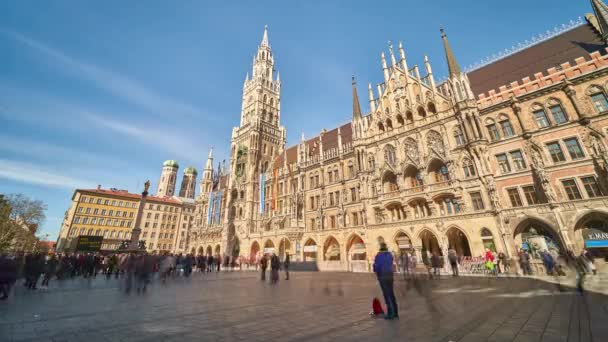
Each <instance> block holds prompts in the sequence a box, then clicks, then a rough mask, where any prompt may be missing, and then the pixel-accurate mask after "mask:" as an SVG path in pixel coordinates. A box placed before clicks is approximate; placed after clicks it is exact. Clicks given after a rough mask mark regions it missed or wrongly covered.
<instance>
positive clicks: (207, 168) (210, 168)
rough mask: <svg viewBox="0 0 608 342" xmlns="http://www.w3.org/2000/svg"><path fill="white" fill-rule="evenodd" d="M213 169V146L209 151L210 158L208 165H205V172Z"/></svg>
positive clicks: (208, 158)
mask: <svg viewBox="0 0 608 342" xmlns="http://www.w3.org/2000/svg"><path fill="white" fill-rule="evenodd" d="M212 169H213V146H211V149H210V150H209V157H207V163H206V164H205V170H212Z"/></svg>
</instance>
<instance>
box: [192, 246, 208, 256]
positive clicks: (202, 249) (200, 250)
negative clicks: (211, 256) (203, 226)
mask: <svg viewBox="0 0 608 342" xmlns="http://www.w3.org/2000/svg"><path fill="white" fill-rule="evenodd" d="M192 254H194V248H193V249H192ZM203 254H205V249H204V248H203V246H200V247H199V248H198V255H203Z"/></svg>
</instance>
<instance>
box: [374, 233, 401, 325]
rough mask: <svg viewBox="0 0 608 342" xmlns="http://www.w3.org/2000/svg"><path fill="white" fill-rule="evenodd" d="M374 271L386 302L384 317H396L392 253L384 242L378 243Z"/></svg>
mask: <svg viewBox="0 0 608 342" xmlns="http://www.w3.org/2000/svg"><path fill="white" fill-rule="evenodd" d="M374 273H376V276H377V278H378V283H379V284H380V289H381V290H382V295H383V296H384V302H385V303H386V311H387V313H386V316H385V319H388V320H391V319H398V318H399V310H398V308H397V299H396V298H395V289H394V288H393V255H392V254H391V253H390V252H389V251H388V248H387V247H386V243H384V242H382V243H380V251H379V252H378V254H376V258H375V259H374Z"/></svg>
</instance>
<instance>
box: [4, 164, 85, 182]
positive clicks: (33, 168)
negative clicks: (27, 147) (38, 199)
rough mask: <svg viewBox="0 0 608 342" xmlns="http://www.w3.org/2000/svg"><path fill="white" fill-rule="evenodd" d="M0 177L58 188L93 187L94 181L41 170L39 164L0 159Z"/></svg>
mask: <svg viewBox="0 0 608 342" xmlns="http://www.w3.org/2000/svg"><path fill="white" fill-rule="evenodd" d="M0 178H4V179H9V180H12V181H16V182H21V183H26V184H35V185H42V186H48V187H58V188H68V189H74V188H85V187H86V188H93V187H95V183H93V182H90V181H87V180H83V179H77V178H72V177H68V176H63V175H59V174H56V173H53V172H48V171H44V170H42V167H41V166H40V165H36V164H30V163H22V162H15V161H11V160H6V159H0Z"/></svg>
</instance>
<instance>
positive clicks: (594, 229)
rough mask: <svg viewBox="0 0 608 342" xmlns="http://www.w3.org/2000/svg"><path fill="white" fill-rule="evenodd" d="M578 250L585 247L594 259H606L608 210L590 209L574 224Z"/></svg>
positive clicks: (607, 249)
mask: <svg viewBox="0 0 608 342" xmlns="http://www.w3.org/2000/svg"><path fill="white" fill-rule="evenodd" d="M574 236H575V242H576V246H577V249H578V250H581V251H582V249H586V250H587V251H589V253H591V255H593V256H594V257H595V258H596V260H602V259H603V260H608V211H600V210H592V211H589V212H587V213H585V214H583V215H582V216H581V217H580V218H579V219H578V220H576V223H575V224H574Z"/></svg>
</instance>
